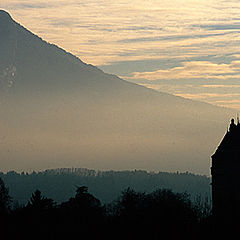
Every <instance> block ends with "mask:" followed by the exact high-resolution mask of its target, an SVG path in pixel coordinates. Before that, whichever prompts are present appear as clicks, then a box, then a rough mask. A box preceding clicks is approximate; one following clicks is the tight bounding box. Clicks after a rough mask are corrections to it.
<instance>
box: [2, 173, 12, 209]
mask: <svg viewBox="0 0 240 240" xmlns="http://www.w3.org/2000/svg"><path fill="white" fill-rule="evenodd" d="M10 205H11V197H10V196H9V190H8V188H7V187H6V186H5V184H4V182H3V180H2V179H1V178H0V213H6V212H8V211H9V209H10Z"/></svg>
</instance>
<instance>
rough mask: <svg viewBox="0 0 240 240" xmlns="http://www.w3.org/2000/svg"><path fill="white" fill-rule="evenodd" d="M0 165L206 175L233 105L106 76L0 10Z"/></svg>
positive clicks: (21, 167)
mask: <svg viewBox="0 0 240 240" xmlns="http://www.w3.org/2000/svg"><path fill="white" fill-rule="evenodd" d="M0 52H1V58H0V92H1V95H0V101H1V108H0V114H1V119H0V131H1V135H2V136H1V139H0V140H1V144H0V159H2V160H1V163H0V167H1V168H2V169H3V170H9V169H16V170H23V169H25V170H26V169H28V170H30V169H45V168H55V167H72V166H75V167H88V168H95V169H97V168H99V169H135V168H136V169H138V168H142V169H147V170H156V171H158V170H162V171H175V170H183V171H185V170H189V171H194V172H197V173H205V174H206V173H208V169H209V157H210V155H211V154H212V153H213V151H214V149H215V148H216V146H217V144H218V142H219V141H220V139H221V137H222V135H223V133H224V131H225V129H226V123H227V121H228V120H229V118H230V117H231V116H232V115H233V111H231V110H228V109H224V108H220V107H216V106H213V105H210V104H206V103H201V102H197V101H191V100H188V99H184V98H181V97H176V96H173V95H170V94H166V93H159V92H156V91H154V90H151V89H147V88H145V87H143V86H139V85H137V84H133V83H129V82H127V81H124V80H122V79H120V78H118V77H117V76H114V75H110V74H106V73H104V72H103V71H101V70H99V69H98V68H96V67H94V66H92V65H88V64H86V63H84V62H82V61H81V60H80V59H79V58H77V57H75V56H73V55H72V54H70V53H67V52H66V51H64V50H62V49H60V48H58V47H57V46H55V45H52V44H49V43H47V42H45V41H43V40H42V39H41V38H39V37H38V36H36V35H34V34H32V33H31V32H29V31H28V30H26V29H25V28H24V27H22V26H21V25H19V24H18V23H16V22H15V21H14V20H13V19H12V18H11V17H10V15H9V14H8V13H6V12H5V11H0Z"/></svg>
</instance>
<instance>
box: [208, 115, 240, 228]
mask: <svg viewBox="0 0 240 240" xmlns="http://www.w3.org/2000/svg"><path fill="white" fill-rule="evenodd" d="M211 175H212V208H213V209H212V210H213V217H214V219H215V222H217V223H221V224H224V225H227V224H228V225H231V226H232V224H233V223H234V222H235V220H236V219H237V218H238V219H239V217H240V214H239V213H240V124H239V121H238V122H237V124H235V123H234V119H232V120H231V124H230V127H229V130H228V131H227V133H226V134H225V136H224V138H223V140H222V142H221V143H220V145H219V146H218V148H217V150H216V152H215V153H214V154H213V155H212V167H211ZM238 221H239V220H238Z"/></svg>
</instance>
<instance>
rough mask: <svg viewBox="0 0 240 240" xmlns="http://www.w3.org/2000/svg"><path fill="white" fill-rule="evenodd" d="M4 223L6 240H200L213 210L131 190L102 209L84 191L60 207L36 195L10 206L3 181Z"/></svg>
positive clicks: (0, 206) (166, 193) (0, 208)
mask: <svg viewBox="0 0 240 240" xmlns="http://www.w3.org/2000/svg"><path fill="white" fill-rule="evenodd" d="M0 224H1V236H4V238H3V239H162V238H163V237H167V239H173V238H174V239H175V238H178V239H183V238H184V239H188V238H189V239H190V238H193V237H194V239H198V238H201V237H205V236H206V234H210V233H211V211H210V208H209V205H208V204H206V205H202V204H197V203H193V202H192V201H191V200H190V199H189V196H188V195H187V194H183V193H174V192H172V191H171V190H167V189H160V190H156V191H154V192H152V193H143V192H136V191H134V190H132V189H130V188H127V189H126V190H124V191H123V192H122V193H121V195H120V196H119V197H118V198H117V199H116V200H115V201H113V202H112V203H110V204H107V205H106V204H105V205H102V203H101V202H100V200H98V199H97V198H96V197H94V196H93V195H92V194H91V193H89V192H88V188H87V187H85V186H81V187H76V192H75V196H72V197H71V198H69V199H68V200H67V201H65V202H62V203H59V204H57V203H56V202H55V201H54V200H53V199H51V198H48V197H45V196H43V195H42V193H41V192H40V191H39V190H35V191H34V192H33V193H32V196H31V198H30V199H29V200H28V203H27V204H25V205H22V206H20V205H18V204H14V206H12V199H11V197H10V196H9V191H8V189H7V187H6V186H5V184H4V182H3V181H2V180H1V179H0Z"/></svg>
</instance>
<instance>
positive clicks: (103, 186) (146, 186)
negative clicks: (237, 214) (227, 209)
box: [0, 168, 211, 204]
mask: <svg viewBox="0 0 240 240" xmlns="http://www.w3.org/2000/svg"><path fill="white" fill-rule="evenodd" d="M0 177H1V178H2V179H3V180H4V182H5V183H6V185H7V186H8V187H9V190H10V195H11V196H12V197H13V200H15V201H19V202H20V203H22V204H25V203H26V202H27V201H28V200H29V199H30V197H31V194H32V193H33V192H34V191H35V190H36V189H39V190H40V191H41V192H43V194H44V195H45V196H48V197H51V198H52V199H54V200H56V201H57V202H58V203H61V202H64V201H66V200H67V199H68V198H70V197H71V196H73V195H74V193H75V191H76V188H77V187H80V186H87V187H88V188H89V191H90V192H91V193H92V194H93V195H94V196H96V197H97V198H98V199H100V200H101V201H102V202H104V203H110V202H112V201H114V200H116V199H117V198H118V197H119V196H120V195H121V192H122V191H123V190H126V189H127V188H128V187H130V188H132V189H134V190H135V191H139V192H146V193H150V192H153V191H156V190H158V189H171V190H172V191H174V192H179V193H187V194H190V196H191V199H192V200H193V201H196V200H202V201H203V202H204V201H205V200H206V199H205V198H208V201H210V198H211V194H210V179H209V178H208V177H206V176H201V175H194V174H191V173H188V172H186V173H178V172H176V173H168V172H158V173H154V172H147V171H140V170H139V171H136V170H135V171H94V170H89V169H83V168H78V169H74V168H70V169H68V168H63V169H49V170H45V171H42V172H32V173H21V174H20V173H17V172H14V171H11V172H8V173H6V174H4V173H0Z"/></svg>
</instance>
